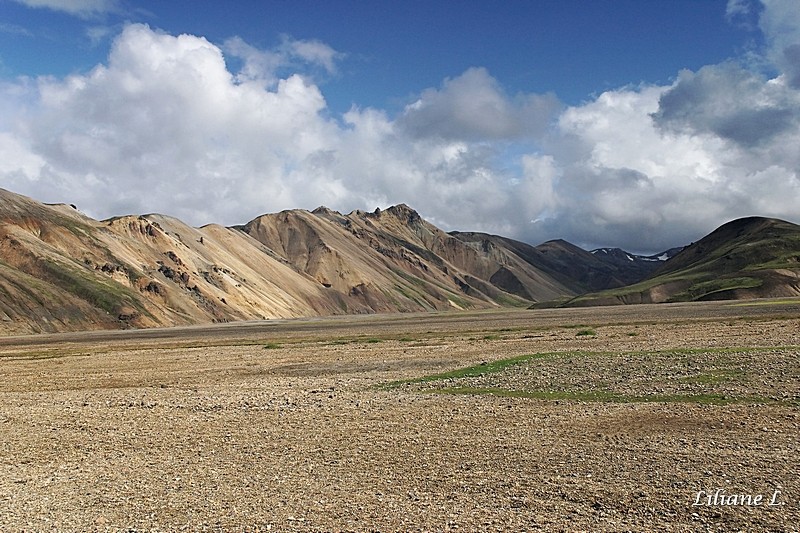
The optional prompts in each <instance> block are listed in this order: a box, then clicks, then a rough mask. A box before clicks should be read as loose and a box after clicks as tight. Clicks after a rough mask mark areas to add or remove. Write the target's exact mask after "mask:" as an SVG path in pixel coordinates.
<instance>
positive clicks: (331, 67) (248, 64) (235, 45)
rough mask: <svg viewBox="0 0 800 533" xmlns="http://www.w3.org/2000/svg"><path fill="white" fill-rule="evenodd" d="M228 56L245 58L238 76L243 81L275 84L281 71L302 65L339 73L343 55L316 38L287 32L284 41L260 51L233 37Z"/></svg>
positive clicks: (226, 51)
mask: <svg viewBox="0 0 800 533" xmlns="http://www.w3.org/2000/svg"><path fill="white" fill-rule="evenodd" d="M223 50H224V51H225V53H226V54H228V55H229V57H234V58H237V59H239V60H241V61H242V63H243V65H242V68H241V69H240V71H239V72H238V74H237V76H236V78H237V80H238V81H240V82H249V81H255V82H259V83H262V84H265V85H272V84H274V83H275V82H277V80H278V79H280V76H281V74H282V72H281V71H282V70H285V69H287V68H289V69H295V70H297V69H298V67H300V65H301V64H304V65H308V66H312V67H320V68H322V69H323V70H324V71H325V73H326V74H335V73H336V61H338V60H339V59H340V58H342V57H343V56H344V55H343V54H341V53H339V52H337V51H336V50H334V49H333V48H331V47H330V46H328V45H326V44H325V43H322V42H320V41H316V40H295V39H292V38H291V37H289V36H287V35H284V36H283V37H282V41H281V44H280V45H279V46H278V47H277V48H275V49H273V50H261V49H258V48H256V47H254V46H252V45H250V44H248V43H247V42H245V41H244V40H243V39H242V38H241V37H231V38H230V39H227V40H226V41H225V43H224V44H223Z"/></svg>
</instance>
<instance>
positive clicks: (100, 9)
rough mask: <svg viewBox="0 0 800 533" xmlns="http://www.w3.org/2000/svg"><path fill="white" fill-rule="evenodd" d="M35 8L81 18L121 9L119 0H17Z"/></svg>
mask: <svg viewBox="0 0 800 533" xmlns="http://www.w3.org/2000/svg"><path fill="white" fill-rule="evenodd" d="M15 1H16V2H19V3H20V4H25V5H26V6H28V7H33V8H46V9H52V10H53V11H63V12H65V13H69V14H70V15H74V16H77V17H81V18H87V19H88V18H92V17H95V16H97V15H101V14H104V13H110V12H114V11H118V10H119V2H118V0H15Z"/></svg>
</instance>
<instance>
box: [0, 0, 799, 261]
mask: <svg viewBox="0 0 800 533" xmlns="http://www.w3.org/2000/svg"><path fill="white" fill-rule="evenodd" d="M0 187H2V188H5V189H8V190H11V191H14V192H17V193H21V194H25V195H28V196H31V197H33V198H35V199H37V200H40V201H44V202H63V203H71V204H75V205H77V206H78V208H79V209H81V210H82V211H83V212H85V213H86V214H88V215H90V216H92V217H95V218H98V219H103V218H108V217H111V216H117V215H123V214H145V213H153V212H158V213H163V214H167V215H172V216H175V217H178V218H180V219H182V220H184V221H186V222H188V223H190V224H193V225H197V226H199V225H202V224H207V223H212V222H213V223H220V224H225V225H234V224H242V223H245V222H247V221H249V220H251V219H252V218H254V217H256V216H258V215H260V214H263V213H268V212H277V211H280V210H283V209H293V208H303V209H314V208H315V207H317V206H320V205H325V206H327V207H330V208H333V209H336V210H339V211H341V212H345V213H346V212H349V211H351V210H354V209H363V210H369V211H372V210H374V209H375V208H376V207H380V208H382V209H383V208H386V207H388V206H390V205H394V204H398V203H406V204H408V205H409V206H411V207H413V208H414V209H416V210H417V211H419V213H420V214H421V215H422V216H423V217H425V218H426V219H427V220H429V221H431V222H432V223H434V224H436V225H438V226H439V227H441V228H442V229H445V230H455V229H457V230H461V231H485V232H489V233H495V234H500V235H504V236H507V237H512V238H516V239H519V240H522V241H525V242H529V243H531V244H538V243H541V242H544V241H546V240H549V239H555V238H563V239H566V240H568V241H570V242H573V243H575V244H577V245H579V246H583V247H585V248H588V249H591V248H595V247H600V246H618V247H622V248H625V249H626V250H628V251H633V252H639V253H657V252H660V251H663V250H665V249H667V248H670V247H673V246H679V245H684V244H688V243H689V242H692V241H695V240H697V239H699V238H701V237H702V236H703V235H705V234H707V233H709V232H710V231H712V230H713V229H714V228H716V227H718V226H719V225H721V224H723V223H725V222H727V221H729V220H732V219H735V218H739V217H743V216H752V215H760V216H774V217H778V218H783V219H786V220H790V221H793V222H800V201H799V200H800V0H727V1H725V0H669V1H660V0H594V1H591V2H587V1H585V0H559V1H556V0H527V1H522V0H505V1H504V2H488V1H485V0H483V1H478V0H460V1H449V0H447V1H445V0H441V1H436V0H427V1H417V0H405V1H402V2H398V1H384V0H372V1H368V0H358V1H356V0H337V1H323V0H317V1H310V0H293V1H291V2H284V1H266V0H259V1H256V0H252V1H250V0H239V1H237V2H219V1H215V0H192V1H188V0H172V1H170V2H163V1H152V2H147V1H136V0H0Z"/></svg>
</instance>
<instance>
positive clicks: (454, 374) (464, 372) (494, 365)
mask: <svg viewBox="0 0 800 533" xmlns="http://www.w3.org/2000/svg"><path fill="white" fill-rule="evenodd" d="M548 355H550V354H527V355H520V356H517V357H511V358H508V359H499V360H497V361H492V362H483V363H480V364H477V365H474V366H468V367H466V368H459V369H456V370H451V371H449V372H442V373H440V374H431V375H429V376H422V377H420V378H410V379H401V380H399V381H392V382H390V383H386V384H382V385H379V386H378V388H380V389H396V388H397V387H400V386H401V385H406V384H410V383H427V382H430V381H439V380H442V379H459V378H471V377H477V376H482V375H484V374H491V373H493V372H500V371H501V370H503V369H504V368H507V367H509V366H512V365H518V364H520V363H525V362H527V361H530V360H531V359H537V358H541V357H547V356H548Z"/></svg>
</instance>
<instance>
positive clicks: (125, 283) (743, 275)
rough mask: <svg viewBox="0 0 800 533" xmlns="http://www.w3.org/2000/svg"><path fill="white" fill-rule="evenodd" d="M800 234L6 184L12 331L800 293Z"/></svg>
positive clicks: (778, 224) (2, 265) (777, 228)
mask: <svg viewBox="0 0 800 533" xmlns="http://www.w3.org/2000/svg"><path fill="white" fill-rule="evenodd" d="M799 257H800V227H798V226H796V225H794V224H790V223H788V222H784V221H778V220H774V219H763V218H752V219H742V220H739V221H734V222H732V223H730V224H727V225H725V226H723V227H722V228H720V229H718V230H716V231H715V232H714V233H712V234H710V235H709V236H708V237H706V238H704V239H702V240H700V241H698V242H697V243H693V244H692V245H690V246H688V247H686V248H685V249H680V248H678V249H673V250H668V251H665V252H664V253H662V254H657V255H655V256H640V255H635V254H629V253H627V252H625V251H623V250H619V249H609V248H602V249H598V250H593V251H591V252H590V251H586V250H583V249H581V248H579V247H577V246H575V245H572V244H570V243H568V242H566V241H563V240H554V241H548V242H546V243H543V244H540V245H538V246H532V245H529V244H525V243H522V242H519V241H515V240H512V239H508V238H505V237H500V236H496V235H488V234H484V233H474V232H451V233H446V232H444V231H442V230H440V229H439V228H437V227H436V226H434V225H432V224H430V223H428V222H427V221H425V220H424V219H423V218H422V217H420V215H419V214H418V213H417V212H416V211H414V210H413V209H411V208H410V207H408V206H406V205H403V204H401V205H396V206H393V207H390V208H388V209H385V210H380V209H376V210H375V211H374V212H365V211H353V212H351V213H348V214H342V213H339V212H336V211H333V210H331V209H328V208H325V207H319V208H317V209H315V210H314V211H305V210H299V209H295V210H287V211H282V212H280V213H275V214H267V215H262V216H260V217H258V218H256V219H254V220H252V221H250V222H248V223H247V224H244V225H241V226H234V227H223V226H220V225H215V224H210V225H206V226H203V227H200V228H195V227H191V226H188V225H186V224H184V223H183V222H181V221H180V220H178V219H175V218H172V217H168V216H164V215H158V214H149V215H129V216H120V217H114V218H111V219H108V220H102V221H98V220H94V219H92V218H90V217H88V216H86V215H84V214H83V213H81V212H80V211H79V210H78V209H77V208H75V207H74V206H71V205H65V204H52V205H51V204H43V203H40V202H37V201H35V200H33V199H30V198H27V197H25V196H22V195H18V194H15V193H12V192H9V191H6V190H3V189H0V333H1V334H29V333H37V332H57V331H72V330H84V329H107V328H129V327H156V326H175V325H189V324H198V323H209V322H226V321H236V320H263V319H271V318H293V317H302V316H320V315H334V314H355V313H393V312H414V311H434V310H451V309H481V308H491V307H500V306H514V307H530V306H552V305H602V304H622V303H636V302H661V301H674V300H694V299H708V298H744V297H748V298H749V297H759V296H773V295H778V296H784V295H797V294H800V290H799V289H798V287H799V286H800V285H799V284H798V281H800V280H799V279H798V272H800V265H799V264H798V258H799Z"/></svg>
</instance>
